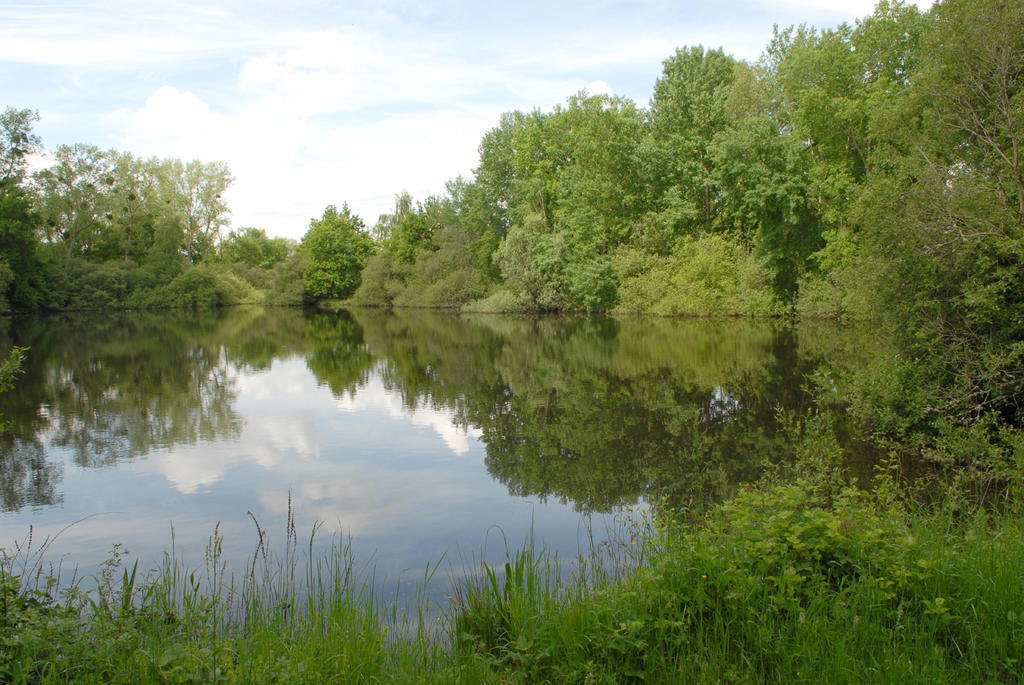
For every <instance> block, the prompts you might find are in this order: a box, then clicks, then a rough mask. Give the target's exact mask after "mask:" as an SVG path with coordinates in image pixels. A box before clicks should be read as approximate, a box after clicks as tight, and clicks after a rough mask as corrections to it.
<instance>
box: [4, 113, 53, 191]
mask: <svg viewBox="0 0 1024 685" xmlns="http://www.w3.org/2000/svg"><path fill="white" fill-rule="evenodd" d="M37 121H39V113H38V112H36V111H35V110H31V109H14V108H13V107H7V108H6V109H4V111H3V114H0V129H2V131H3V132H2V134H0V184H6V183H14V184H15V185H17V184H20V183H21V180H22V177H23V176H24V173H25V165H26V164H27V158H28V157H29V156H31V155H33V154H34V153H36V152H38V151H39V150H40V148H42V145H43V143H42V140H40V138H39V136H38V135H36V134H35V133H32V125H33V124H35V123H36V122H37Z"/></svg>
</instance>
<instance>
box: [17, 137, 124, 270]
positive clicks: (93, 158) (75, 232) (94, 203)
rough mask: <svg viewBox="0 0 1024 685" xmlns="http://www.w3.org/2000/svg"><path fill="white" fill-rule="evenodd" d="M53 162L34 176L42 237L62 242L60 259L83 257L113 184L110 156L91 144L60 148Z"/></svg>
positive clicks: (98, 223)
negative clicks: (41, 224) (43, 231)
mask: <svg viewBox="0 0 1024 685" xmlns="http://www.w3.org/2000/svg"><path fill="white" fill-rule="evenodd" d="M55 158H56V163H55V164H54V165H53V166H51V167H49V168H46V169H43V170H42V171H40V172H38V173H37V174H36V184H37V186H38V188H39V206H40V213H41V214H42V216H43V220H44V230H45V231H46V237H47V239H48V240H50V241H51V242H53V243H63V245H64V260H65V262H66V261H68V260H70V259H71V257H72V256H74V255H76V254H87V253H88V252H89V248H90V246H91V243H92V239H93V236H94V233H95V232H96V231H97V230H98V229H99V227H100V225H101V224H102V223H103V222H104V221H105V217H106V214H107V210H108V202H107V201H108V196H109V191H110V187H111V185H112V184H113V177H112V169H113V164H114V159H113V154H112V153H110V152H106V151H103V150H100V149H99V148H98V147H96V146H95V145H83V144H81V143H76V144H75V145H71V146H68V145H61V146H60V147H58V148H57V153H56V155H55Z"/></svg>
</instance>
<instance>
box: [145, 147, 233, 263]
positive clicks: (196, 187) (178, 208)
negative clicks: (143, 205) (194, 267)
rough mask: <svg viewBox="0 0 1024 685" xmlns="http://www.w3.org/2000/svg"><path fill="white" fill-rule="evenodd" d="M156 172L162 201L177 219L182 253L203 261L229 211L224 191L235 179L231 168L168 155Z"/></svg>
mask: <svg viewBox="0 0 1024 685" xmlns="http://www.w3.org/2000/svg"><path fill="white" fill-rule="evenodd" d="M159 176H160V185H161V191H162V194H163V196H164V202H165V204H166V205H168V206H169V208H170V209H171V210H172V211H173V212H175V213H176V214H177V215H178V216H179V217H180V219H181V225H182V231H183V240H184V244H183V246H182V248H183V250H184V252H185V255H186V256H187V257H188V258H189V259H191V260H192V262H193V263H195V262H203V263H205V262H206V255H207V254H208V253H209V251H210V250H211V249H212V248H213V246H214V245H215V244H216V243H217V239H218V237H219V236H220V232H221V230H222V229H223V228H224V227H226V226H227V225H228V216H229V214H230V213H231V211H230V210H229V209H228V206H227V202H226V201H225V200H224V193H225V192H226V191H227V189H228V188H229V187H230V186H231V184H232V183H234V181H235V179H234V177H233V176H232V175H231V170H230V169H229V168H228V166H227V164H225V163H224V162H201V161H199V160H198V159H195V160H192V161H191V162H188V163H187V164H185V163H182V161H181V160H180V159H171V160H167V161H165V162H164V163H163V164H162V165H161V167H160V173H159Z"/></svg>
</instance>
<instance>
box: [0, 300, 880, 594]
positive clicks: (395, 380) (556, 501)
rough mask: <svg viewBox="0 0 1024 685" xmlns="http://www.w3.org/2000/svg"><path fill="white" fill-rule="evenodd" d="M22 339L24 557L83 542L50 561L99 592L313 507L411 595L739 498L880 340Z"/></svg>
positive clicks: (139, 325)
mask: <svg viewBox="0 0 1024 685" xmlns="http://www.w3.org/2000/svg"><path fill="white" fill-rule="evenodd" d="M0 344H2V345H3V348H2V349H4V350H6V349H8V348H7V346H8V345H10V344H17V345H23V346H30V347H31V349H30V350H29V352H28V360H27V365H26V369H25V374H24V376H22V377H21V379H20V380H19V382H18V384H17V387H16V388H15V390H13V391H11V392H9V393H6V394H4V395H0V412H2V415H3V420H4V421H5V422H6V423H7V431H6V432H5V433H3V434H0V451H2V454H0V547H7V548H8V549H11V548H12V546H13V544H14V543H15V541H20V542H21V543H22V544H23V543H24V542H25V540H26V537H27V535H28V533H29V530H30V528H31V531H32V536H33V539H34V541H35V544H37V545H38V542H39V540H41V539H43V538H45V537H46V536H51V537H52V536H55V535H57V534H58V533H59V536H57V537H56V539H55V541H54V542H53V544H52V546H51V547H50V548H49V553H48V557H47V558H48V559H49V560H50V561H54V562H62V564H63V567H64V569H65V572H67V569H69V568H74V567H77V568H78V569H79V572H80V573H84V574H86V575H87V574H89V573H94V572H95V570H96V568H97V567H98V565H99V564H100V563H101V562H102V561H103V560H104V559H105V558H107V556H108V555H109V553H110V550H111V547H112V545H114V544H118V543H120V544H122V545H123V546H124V548H125V549H127V550H128V552H130V559H138V560H139V565H140V568H149V567H152V566H154V565H156V563H157V562H158V561H159V560H160V559H161V558H162V555H163V553H164V552H166V551H169V550H171V546H172V540H173V546H174V551H175V553H176V554H177V555H178V556H179V557H181V558H182V559H183V560H184V561H185V562H186V563H187V564H189V565H190V566H193V567H194V566H198V565H201V563H202V558H203V550H204V548H205V546H206V543H207V541H208V539H209V537H210V535H211V534H212V533H213V531H214V528H215V527H218V526H219V527H218V531H219V533H220V534H222V535H223V536H224V555H225V560H226V561H227V562H228V564H229V566H231V567H233V568H237V569H239V570H240V569H241V568H243V564H244V562H245V559H246V558H247V557H249V556H250V555H251V554H252V553H253V551H254V548H255V543H256V542H257V534H256V528H255V524H254V521H253V519H254V518H255V519H256V520H257V521H259V523H260V525H261V526H262V527H263V528H266V529H268V531H269V532H270V538H271V540H270V543H271V545H273V544H275V543H277V544H281V543H283V541H284V537H285V529H286V522H287V518H288V512H289V509H290V510H291V511H292V512H293V515H294V518H295V525H296V528H297V530H298V531H299V536H300V538H301V537H303V531H306V532H308V531H310V530H312V527H313V525H314V523H316V522H322V523H323V524H324V526H323V528H322V529H321V530H322V532H321V533H320V538H322V539H323V541H324V542H325V543H326V541H328V540H329V538H330V537H331V534H337V535H340V536H343V537H351V541H352V546H353V549H354V551H355V554H356V559H357V561H359V562H362V563H363V564H364V567H365V568H370V567H372V568H373V569H375V572H376V577H377V578H378V579H382V580H383V581H384V582H388V581H391V582H393V581H396V580H399V579H403V578H412V579H415V578H422V576H423V571H424V569H425V568H426V567H427V566H428V565H429V564H431V563H435V562H437V561H439V560H441V559H444V565H443V568H444V569H445V573H444V574H442V575H445V576H447V575H458V574H459V573H460V572H462V571H463V570H467V569H469V568H470V567H471V566H472V564H473V561H474V560H475V559H477V558H479V557H480V556H481V555H483V556H485V557H487V558H488V559H490V560H492V561H497V560H501V559H503V558H504V554H505V542H506V541H507V542H508V544H509V545H512V546H519V545H520V544H521V543H522V542H523V540H524V539H525V537H526V536H527V535H528V534H529V532H530V531H531V530H532V531H533V534H534V536H535V538H536V540H537V542H538V543H539V544H541V545H544V546H546V547H548V548H549V549H552V550H557V551H558V552H559V553H560V555H561V556H562V557H563V558H565V557H575V556H576V555H577V554H578V553H580V552H586V551H587V549H588V547H589V545H590V544H591V539H592V538H593V539H597V540H599V539H601V538H602V537H603V536H604V535H605V534H606V532H607V531H609V530H612V531H614V530H617V529H618V527H619V526H621V519H622V515H623V512H627V513H628V512H630V511H635V509H636V508H637V507H643V506H645V505H646V504H647V503H649V502H651V501H654V500H655V499H658V500H662V499H667V500H669V501H671V502H675V503H686V502H689V501H692V500H697V499H699V500H707V499H713V498H716V497H721V496H723V495H725V494H728V493H729V492H730V491H732V490H733V489H735V488H736V487H737V486H738V485H739V484H741V483H743V482H745V481H748V480H750V479H753V478H756V477H757V475H758V474H759V473H760V470H761V469H762V467H763V465H764V464H765V463H771V462H777V461H781V460H785V459H786V458H787V457H789V456H790V446H789V444H788V441H787V440H788V438H787V433H786V432H785V431H783V430H781V429H780V428H779V419H778V415H779V412H780V411H782V412H791V413H796V414H800V413H806V412H808V411H811V410H812V409H813V405H814V399H813V398H814V397H815V395H814V394H812V393H811V392H810V390H809V389H810V387H811V386H812V385H817V386H818V387H825V388H831V389H832V390H834V392H836V393H839V392H840V389H839V388H837V387H835V378H838V377H840V374H839V373H838V370H839V369H841V368H842V367H843V366H844V365H848V364H852V363H856V362H857V360H858V359H861V358H863V357H864V356H865V355H870V354H872V353H873V351H872V350H873V346H875V345H877V341H875V340H874V339H873V338H872V337H871V336H870V335H868V334H867V333H866V332H864V331H857V330H851V329H849V328H835V327H822V326H810V325H808V326H802V327H793V326H792V325H790V324H787V323H784V322H778V321H769V322H751V321H734V320H725V321H723V320H706V319H691V320H677V319H654V318H620V319H615V318H592V317H576V318H553V317H545V318H531V317H512V316H473V317H470V316H459V315H452V314H442V313H436V312H423V311H404V312H402V311H400V312H388V311H368V310H355V311H351V312H346V311H342V312H338V313H327V312H303V311H301V310H294V309H276V310H274V309H266V310H265V309H261V308H251V309H250V308H239V309H230V310H226V311H223V312H219V313H208V314H196V313H184V312H157V313H154V312H144V313H138V312H135V313H104V314H75V315H70V314H66V315H59V316H47V317H36V318H22V319H8V320H4V321H2V322H0ZM817 396H820V393H819V394H818V395H817ZM837 399H839V398H838V396H837ZM853 449H854V448H853V447H851V450H853ZM172 531H173V536H172ZM402 582H405V581H402ZM446 582H447V581H446Z"/></svg>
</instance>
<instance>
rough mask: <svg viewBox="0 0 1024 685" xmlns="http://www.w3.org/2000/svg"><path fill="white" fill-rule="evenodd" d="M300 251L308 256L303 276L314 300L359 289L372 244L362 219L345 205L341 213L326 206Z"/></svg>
mask: <svg viewBox="0 0 1024 685" xmlns="http://www.w3.org/2000/svg"><path fill="white" fill-rule="evenodd" d="M302 249H303V250H305V251H306V253H307V254H308V255H309V263H308V264H307V266H306V268H305V270H304V271H303V274H302V276H303V280H304V281H305V283H306V291H307V292H308V293H309V294H310V295H312V296H313V297H315V298H317V299H327V298H342V297H348V296H349V295H351V294H352V293H353V292H355V289H356V288H357V287H359V281H360V272H361V271H362V270H363V267H364V266H366V259H367V258H368V257H369V256H370V254H371V253H372V252H373V242H372V241H371V240H370V236H369V235H368V234H367V232H366V227H365V226H364V225H363V220H362V219H360V218H359V217H358V216H356V215H355V214H352V212H351V210H350V209H349V207H348V205H347V204H342V206H341V209H340V210H339V209H338V208H337V207H335V206H334V205H328V207H327V208H326V209H325V210H324V215H323V217H321V218H320V219H313V220H312V221H310V222H309V230H308V231H306V235H304V236H303V237H302Z"/></svg>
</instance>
